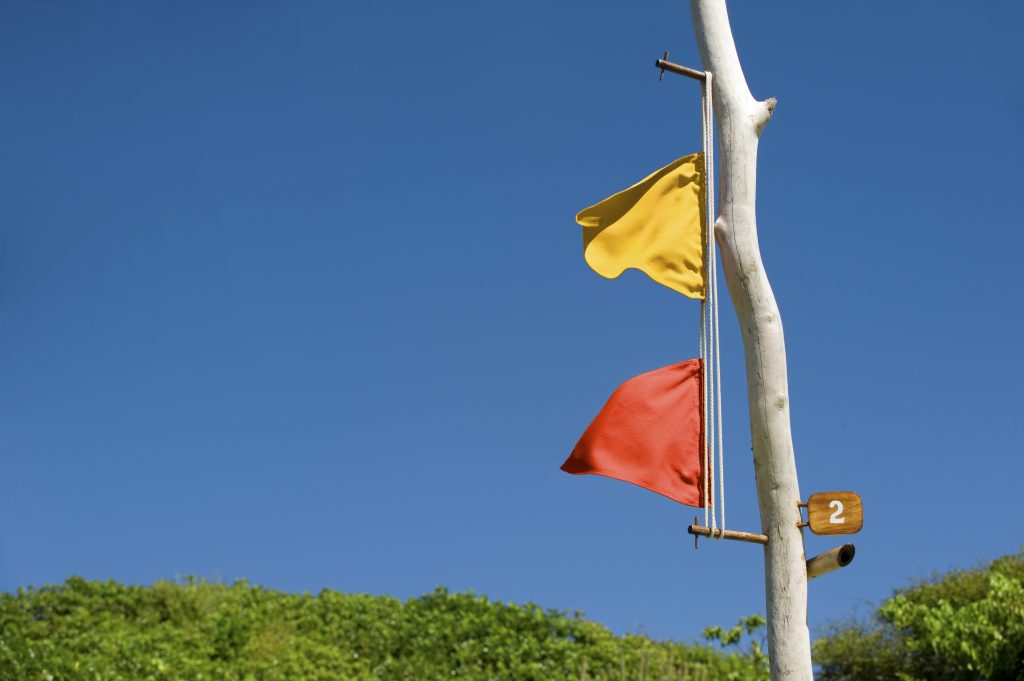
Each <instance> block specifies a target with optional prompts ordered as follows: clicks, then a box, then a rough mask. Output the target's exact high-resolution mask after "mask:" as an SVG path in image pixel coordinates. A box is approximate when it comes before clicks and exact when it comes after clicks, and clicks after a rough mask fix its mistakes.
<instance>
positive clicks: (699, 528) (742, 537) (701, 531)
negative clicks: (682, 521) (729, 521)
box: [686, 518, 768, 544]
mask: <svg viewBox="0 0 1024 681" xmlns="http://www.w3.org/2000/svg"><path fill="white" fill-rule="evenodd" d="M693 520H694V523H693V525H690V527H689V528H687V530H686V531H687V532H689V533H690V534H692V535H693V536H694V537H696V536H697V535H700V536H702V537H720V538H721V539H735V540H736V541H745V542H750V543H751V544H767V543H768V535H764V534H754V533H753V532H737V531H736V530H719V529H714V530H712V529H711V528H710V527H704V526H703V525H698V524H697V519H696V518H694V519H693ZM694 541H696V539H694Z"/></svg>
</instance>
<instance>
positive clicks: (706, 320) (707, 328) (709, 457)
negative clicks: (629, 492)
mask: <svg viewBox="0 0 1024 681" xmlns="http://www.w3.org/2000/svg"><path fill="white" fill-rule="evenodd" d="M708 113H709V112H708V99H707V88H706V87H705V88H704V89H703V90H702V91H701V124H702V127H703V130H702V131H701V138H702V141H703V144H704V146H703V152H704V169H703V170H704V176H705V191H706V189H707V181H706V178H707V171H708V166H707V158H708V138H709V136H710V135H709V130H708V125H709V118H710V117H709V115H708ZM706 208H707V207H706V206H705V222H704V226H705V233H704V239H705V241H704V299H703V300H702V301H701V302H700V357H701V360H703V364H704V376H703V381H702V386H701V388H702V390H703V393H704V409H703V411H704V443H703V450H704V451H703V456H704V527H710V528H711V536H712V537H714V536H715V533H714V528H715V506H714V491H715V485H714V476H715V469H714V466H715V457H714V449H713V447H714V427H715V421H714V418H713V417H712V415H713V413H714V400H713V394H712V392H711V389H712V388H713V387H714V383H713V382H712V374H711V372H712V370H713V367H714V365H713V364H712V361H711V359H712V358H711V356H710V355H711V323H710V322H711V320H710V317H709V315H710V313H711V308H710V305H709V303H710V295H711V291H710V286H709V284H708V281H709V280H710V261H709V260H708V253H709V241H708V234H710V230H709V229H707V227H708V224H709V223H708V219H707V217H708V213H707V212H706ZM709 513H710V516H711V523H710V525H709V524H708V515H709Z"/></svg>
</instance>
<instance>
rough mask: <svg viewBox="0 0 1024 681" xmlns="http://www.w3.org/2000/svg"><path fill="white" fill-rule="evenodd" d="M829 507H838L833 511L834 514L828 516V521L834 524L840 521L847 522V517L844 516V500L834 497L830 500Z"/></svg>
mask: <svg viewBox="0 0 1024 681" xmlns="http://www.w3.org/2000/svg"><path fill="white" fill-rule="evenodd" d="M828 507H829V508H834V509H836V510H835V511H834V512H833V513H832V515H830V516H829V517H828V521H829V522H830V523H832V524H833V525H838V524H839V523H845V522H846V518H844V517H843V502H841V501H839V500H838V499H833V500H832V501H830V502H828Z"/></svg>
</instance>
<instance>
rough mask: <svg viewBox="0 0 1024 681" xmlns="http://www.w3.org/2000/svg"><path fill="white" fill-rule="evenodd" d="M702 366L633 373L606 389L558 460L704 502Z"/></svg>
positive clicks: (571, 469) (573, 468)
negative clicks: (601, 403)
mask: <svg viewBox="0 0 1024 681" xmlns="http://www.w3.org/2000/svg"><path fill="white" fill-rule="evenodd" d="M703 375H704V364H703V362H702V361H701V360H699V359H691V360H687V361H685V362H679V363H678V364H673V365H671V366H667V367H662V368H661V369H655V370H654V371H648V372H647V373H646V374H640V375H639V376H635V377H633V378H631V379H629V380H628V381H626V382H625V383H623V384H622V385H621V386H619V389H618V390H616V391H615V392H614V393H612V396H611V397H610V398H608V403H607V404H606V405H604V408H603V409H601V412H600V413H599V414H598V415H597V417H596V418H594V420H593V422H591V424H590V426H589V427H588V428H587V430H586V431H585V432H584V433H583V437H581V438H580V441H579V442H578V443H576V448H575V449H573V450H572V454H570V455H569V458H568V459H567V460H566V462H565V463H564V464H562V470H563V471H565V472H566V473H572V474H574V475H581V474H583V473H594V474H596V475H604V476H607V477H609V478H617V479H619V480H625V481H626V482H631V483H633V484H634V485H640V486H641V487H645V488H647V489H649V490H651V491H652V492H657V493H658V494H661V495H664V496H666V497H668V498H669V499H672V500H673V501H678V502H679V503H681V504H686V505H687V506H697V507H703V506H704V493H703V490H704V466H703V463H704V456H703V450H704V399H703V387H702V386H703V381H704V378H703Z"/></svg>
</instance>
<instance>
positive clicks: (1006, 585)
mask: <svg viewBox="0 0 1024 681" xmlns="http://www.w3.org/2000/svg"><path fill="white" fill-rule="evenodd" d="M814 652H815V657H816V659H817V662H818V664H819V665H820V666H821V679H823V680H824V681H855V680H856V681H860V680H867V679H872V680H874V679H898V680H900V681H917V680H921V681H925V680H927V681H961V680H963V681H966V680H968V679H988V680H991V681H1003V680H1006V681H1022V680H1024V553H1021V554H1017V555H1013V556H1006V557H1003V558H1000V559H998V560H996V561H994V562H992V563H991V564H990V565H988V566H986V567H984V568H981V569H977V570H968V571H956V572H952V573H950V574H948V575H945V576H943V577H936V578H933V579H932V580H931V581H928V582H923V583H920V584H917V585H915V586H912V587H909V588H906V589H902V590H900V591H898V592H897V593H896V594H895V595H894V596H893V597H892V598H890V599H888V600H886V601H885V602H884V603H883V604H882V606H881V607H880V608H879V609H878V611H877V612H876V613H875V616H874V618H873V620H872V621H871V622H869V623H861V624H857V623H854V624H850V625H846V626H842V627H836V628H835V629H834V630H833V632H832V633H831V635H830V636H827V637H825V638H822V639H820V640H818V641H817V643H816V644H815V647H814Z"/></svg>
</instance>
